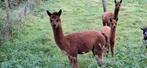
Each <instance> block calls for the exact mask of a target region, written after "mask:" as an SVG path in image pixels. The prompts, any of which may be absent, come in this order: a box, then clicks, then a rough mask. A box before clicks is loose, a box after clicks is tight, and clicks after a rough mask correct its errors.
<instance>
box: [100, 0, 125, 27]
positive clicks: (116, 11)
mask: <svg viewBox="0 0 147 68" xmlns="http://www.w3.org/2000/svg"><path fill="white" fill-rule="evenodd" d="M114 2H115V9H114V14H113V13H111V12H104V13H103V15H102V21H103V26H105V25H108V26H110V25H111V22H110V19H115V20H116V21H118V14H119V10H120V7H121V3H122V0H120V1H116V0H115V1H114Z"/></svg>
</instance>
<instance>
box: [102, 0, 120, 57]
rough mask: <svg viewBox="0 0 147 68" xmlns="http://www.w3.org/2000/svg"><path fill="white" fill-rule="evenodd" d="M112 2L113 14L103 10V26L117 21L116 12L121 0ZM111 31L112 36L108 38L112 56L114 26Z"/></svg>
mask: <svg viewBox="0 0 147 68" xmlns="http://www.w3.org/2000/svg"><path fill="white" fill-rule="evenodd" d="M114 2H115V10H114V14H113V13H111V12H105V13H104V14H103V15H102V21H103V26H110V27H111V26H112V23H113V22H116V23H117V21H118V13H119V9H120V6H121V3H122V0H120V1H116V0H115V1H114ZM114 20H115V21H114ZM116 26H117V24H116ZM111 28H112V27H111ZM111 32H112V33H111V35H112V36H111V38H110V46H111V53H112V56H113V55H114V44H115V32H116V27H115V28H114V29H112V31H111Z"/></svg>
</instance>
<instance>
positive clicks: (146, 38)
mask: <svg viewBox="0 0 147 68" xmlns="http://www.w3.org/2000/svg"><path fill="white" fill-rule="evenodd" d="M141 30H143V36H144V40H147V27H144V28H141Z"/></svg>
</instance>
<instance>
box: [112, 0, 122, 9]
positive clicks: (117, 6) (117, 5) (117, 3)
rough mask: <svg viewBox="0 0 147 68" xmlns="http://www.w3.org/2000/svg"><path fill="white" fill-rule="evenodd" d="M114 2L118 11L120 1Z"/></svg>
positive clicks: (115, 0)
mask: <svg viewBox="0 0 147 68" xmlns="http://www.w3.org/2000/svg"><path fill="white" fill-rule="evenodd" d="M114 2H115V8H117V9H119V8H120V6H121V3H122V0H120V1H117V0H114Z"/></svg>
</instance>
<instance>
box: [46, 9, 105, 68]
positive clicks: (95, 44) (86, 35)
mask: <svg viewBox="0 0 147 68" xmlns="http://www.w3.org/2000/svg"><path fill="white" fill-rule="evenodd" d="M61 12H62V11H61V10H60V11H59V12H54V13H50V12H49V11H48V10H47V14H48V15H49V17H50V23H51V26H52V29H53V33H54V39H55V42H56V44H57V45H58V47H59V48H60V49H61V50H62V51H64V52H65V53H66V54H67V56H68V58H69V61H70V63H71V65H72V68H78V64H77V54H83V53H87V52H89V51H90V50H92V52H93V55H94V56H95V58H96V61H97V63H98V64H99V66H101V65H102V64H103V52H104V51H103V50H104V46H105V43H106V40H105V37H104V36H103V34H102V33H101V32H97V31H87V32H78V33H72V34H69V35H66V36H64V34H63V32H62V26H61V19H60V15H61Z"/></svg>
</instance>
